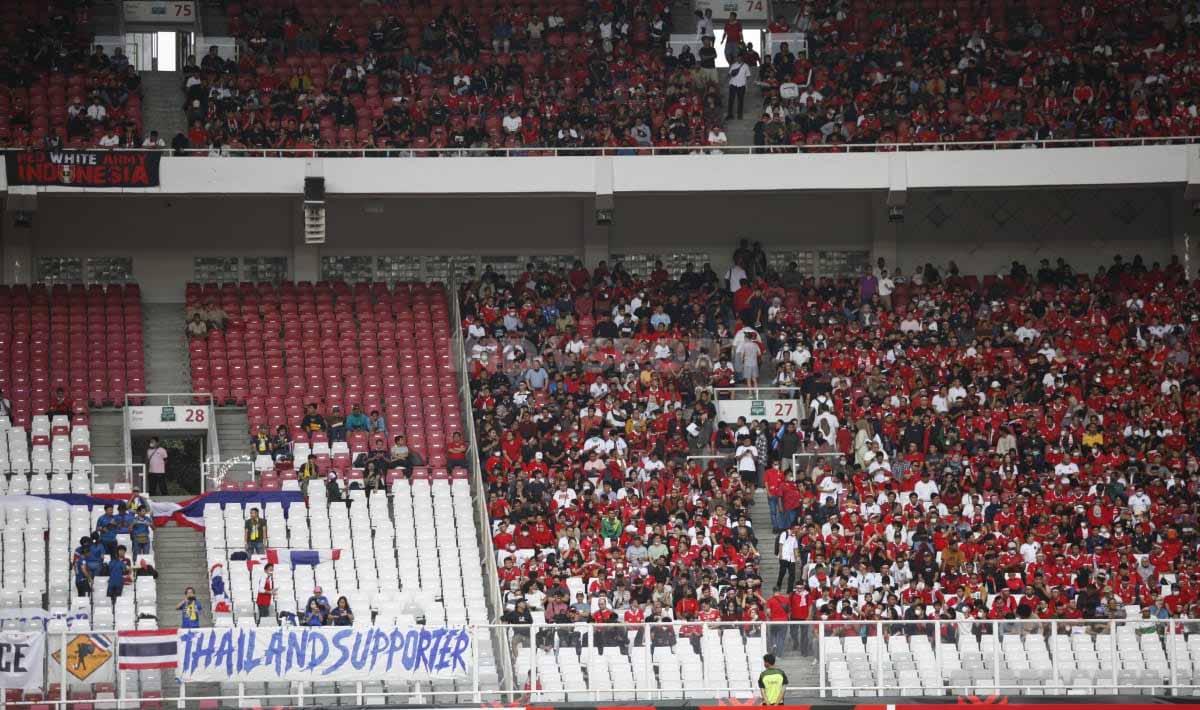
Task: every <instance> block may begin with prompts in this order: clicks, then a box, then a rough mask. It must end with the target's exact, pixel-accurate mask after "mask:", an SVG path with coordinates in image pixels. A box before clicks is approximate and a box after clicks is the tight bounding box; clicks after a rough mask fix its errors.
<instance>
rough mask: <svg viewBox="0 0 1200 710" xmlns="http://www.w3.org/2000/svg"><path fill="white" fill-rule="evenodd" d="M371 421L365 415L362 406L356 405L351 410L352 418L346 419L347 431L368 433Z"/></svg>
mask: <svg viewBox="0 0 1200 710" xmlns="http://www.w3.org/2000/svg"><path fill="white" fill-rule="evenodd" d="M370 428H371V420H370V419H367V415H365V414H363V410H362V405H361V404H355V405H353V406H352V407H351V408H350V416H348V417H346V431H368V430H369V429H370Z"/></svg>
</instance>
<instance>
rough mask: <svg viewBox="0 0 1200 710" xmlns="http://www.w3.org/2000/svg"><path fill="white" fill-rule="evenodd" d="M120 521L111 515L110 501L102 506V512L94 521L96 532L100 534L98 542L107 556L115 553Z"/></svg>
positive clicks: (112, 555) (114, 555) (113, 555)
mask: <svg viewBox="0 0 1200 710" xmlns="http://www.w3.org/2000/svg"><path fill="white" fill-rule="evenodd" d="M119 525H120V523H119V521H118V520H117V516H116V515H113V507H112V503H109V504H108V505H105V506H104V514H103V515H101V516H100V518H99V519H98V520H97V521H96V533H97V534H99V535H100V544H101V545H103V546H104V552H105V554H107V555H108V556H109V557H116V555H117V528H118V527H119Z"/></svg>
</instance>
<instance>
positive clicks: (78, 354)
mask: <svg viewBox="0 0 1200 710" xmlns="http://www.w3.org/2000/svg"><path fill="white" fill-rule="evenodd" d="M0 353H4V354H6V356H5V357H0V392H3V393H4V396H5V397H7V398H8V399H10V400H12V425H13V426H15V427H20V428H24V429H29V427H30V423H31V420H32V417H33V415H35V414H46V413H48V412H51V411H56V410H59V409H65V410H67V411H71V412H73V413H74V418H75V424H80V423H83V424H86V422H87V407H88V403H89V402H90V403H91V405H92V406H95V407H100V406H107V405H114V406H124V404H125V394H126V393H127V392H144V391H145V389H146V385H145V359H144V351H143V346H142V304H141V292H140V290H139V289H138V287H137V285H136V284H128V285H125V286H119V285H114V286H108V287H107V288H105V287H103V286H98V285H92V286H87V287H84V286H82V285H78V284H76V285H72V286H70V287H68V286H65V285H61V284H60V285H56V286H54V287H53V288H52V289H47V288H46V287H45V286H43V285H37V286H24V285H17V286H7V285H4V286H0ZM59 388H61V389H62V390H63V391H64V395H65V396H64V400H63V401H59V400H58V399H57V397H56V392H57V390H58V389H59ZM64 402H65V404H64Z"/></svg>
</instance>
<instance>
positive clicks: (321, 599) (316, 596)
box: [304, 587, 329, 618]
mask: <svg viewBox="0 0 1200 710" xmlns="http://www.w3.org/2000/svg"><path fill="white" fill-rule="evenodd" d="M313 604H316V605H317V609H319V610H320V612H321V617H322V618H324V616H325V615H326V614H328V613H329V597H327V596H325V594H324V592H322V591H321V588H320V587H313V593H312V596H311V597H309V598H308V601H307V602H305V603H304V608H305V609H309V608H311V607H312V605H313Z"/></svg>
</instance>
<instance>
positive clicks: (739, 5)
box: [695, 0, 771, 22]
mask: <svg viewBox="0 0 1200 710" xmlns="http://www.w3.org/2000/svg"><path fill="white" fill-rule="evenodd" d="M695 7H696V9H697V10H699V11H701V12H704V11H705V10H712V14H713V19H715V20H724V19H726V18H728V17H729V13H731V12H736V13H737V14H738V19H739V20H741V21H742V22H746V21H750V22H767V21H768V20H770V19H771V1H770V0H696V5H695Z"/></svg>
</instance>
